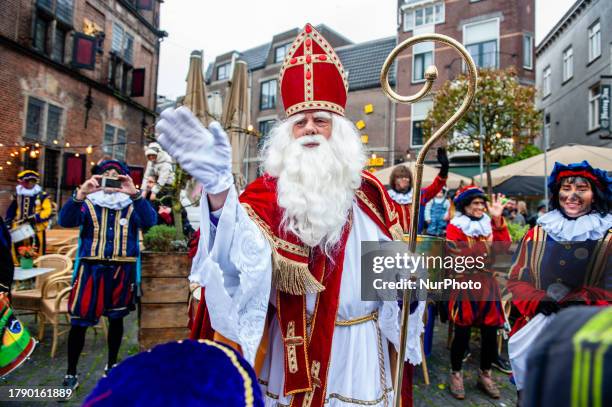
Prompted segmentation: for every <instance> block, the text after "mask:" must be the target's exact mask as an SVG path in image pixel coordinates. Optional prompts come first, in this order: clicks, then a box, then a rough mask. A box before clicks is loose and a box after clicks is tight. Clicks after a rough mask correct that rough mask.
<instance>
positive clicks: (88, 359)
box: [0, 313, 516, 407]
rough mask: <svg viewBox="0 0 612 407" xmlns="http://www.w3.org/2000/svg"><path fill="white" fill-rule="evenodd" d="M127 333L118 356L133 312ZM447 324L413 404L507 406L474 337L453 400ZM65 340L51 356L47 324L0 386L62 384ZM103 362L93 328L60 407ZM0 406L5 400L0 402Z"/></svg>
mask: <svg viewBox="0 0 612 407" xmlns="http://www.w3.org/2000/svg"><path fill="white" fill-rule="evenodd" d="M21 320H22V321H23V323H24V324H25V325H26V326H27V327H28V328H29V330H30V332H31V333H32V334H36V324H35V322H34V319H33V317H31V316H23V317H21ZM125 335H126V338H124V341H123V344H122V346H121V351H120V357H119V358H120V359H125V358H126V357H128V356H130V355H133V354H135V353H137V352H138V344H137V341H136V338H137V317H136V314H135V313H132V314H131V315H130V316H129V317H128V318H127V319H126V321H125ZM446 338H447V326H446V325H443V324H440V323H439V322H438V323H437V324H436V327H435V331H434V345H433V352H432V354H431V356H430V357H429V358H428V359H427V362H428V366H429V377H430V381H431V384H430V385H429V386H426V385H425V384H424V381H423V375H422V370H421V367H420V366H419V367H417V368H416V369H415V371H416V375H415V378H414V383H415V386H414V397H415V402H414V405H415V407H425V406H463V407H467V406H501V407H511V406H514V405H516V391H515V388H514V385H512V384H511V383H510V382H509V381H508V376H507V375H505V374H502V373H499V372H497V371H495V377H496V380H497V383H498V384H499V386H500V390H501V393H502V397H501V398H500V399H499V400H493V399H491V398H489V397H487V396H486V395H485V394H483V393H482V392H481V391H480V390H478V389H477V388H476V378H477V374H478V361H479V357H480V355H479V352H478V347H479V345H478V341H477V340H476V339H475V338H473V339H474V340H472V342H471V344H470V346H471V348H472V356H471V357H470V358H469V360H468V361H467V362H466V363H465V364H464V380H465V390H466V399H465V400H463V401H460V400H455V399H454V398H453V397H452V396H451V395H450V393H449V390H448V376H449V364H450V361H449V351H448V350H447V349H446ZM66 339H67V335H63V336H62V337H60V341H59V345H58V351H57V355H56V356H55V358H54V359H51V358H50V353H51V329H50V327H47V329H46V332H45V341H44V342H42V343H39V344H38V346H37V348H36V350H35V351H34V353H33V354H32V357H31V358H30V360H28V361H27V362H26V363H25V364H24V365H23V366H21V367H20V368H19V369H17V370H16V371H15V372H13V374H11V375H10V376H9V377H8V378H6V380H5V381H3V382H1V383H0V386H10V387H32V386H58V385H60V384H61V382H62V379H63V377H64V373H65V371H66V358H67V354H66ZM105 364H106V341H105V339H104V335H103V333H102V332H101V331H100V332H98V333H94V332H93V330H92V329H89V330H88V332H87V339H86V343H85V348H84V350H83V354H82V355H81V359H80V360H79V378H80V383H81V385H80V387H79V389H78V390H77V393H76V395H75V397H74V398H73V399H72V400H70V401H69V402H66V403H62V404H61V405H64V406H72V405H80V403H81V402H82V401H83V400H84V398H85V397H86V396H87V394H89V392H90V391H91V390H92V389H93V388H94V386H95V384H96V382H97V381H98V380H99V379H100V378H101V377H102V372H103V370H104V365H105ZM0 404H1V405H7V404H5V403H4V402H0ZM9 405H11V406H37V407H38V406H43V405H49V406H52V405H58V404H57V403H56V402H32V401H30V402H12V403H10V404H9Z"/></svg>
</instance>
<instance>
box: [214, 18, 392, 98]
mask: <svg viewBox="0 0 612 407" xmlns="http://www.w3.org/2000/svg"><path fill="white" fill-rule="evenodd" d="M317 29H318V30H320V31H321V32H323V31H326V30H327V31H333V30H331V29H330V28H329V27H327V26H325V25H324V24H321V25H318V26H317ZM294 30H295V31H296V33H297V32H298V30H297V29H294ZM333 32H334V33H336V32H335V31H333ZM287 33H289V32H287ZM283 34H286V33H283ZM336 35H340V34H338V33H336ZM347 41H348V40H347ZM396 44H397V38H396V37H387V38H381V39H377V40H372V41H367V42H362V43H360V44H350V45H345V46H342V47H338V48H336V54H338V57H339V58H340V60H341V61H342V65H343V66H344V69H345V70H346V71H348V80H349V90H350V91H353V90H359V89H368V88H373V87H378V86H380V80H379V77H380V70H381V68H382V65H383V63H384V61H385V59H386V58H387V56H388V55H389V54H390V53H391V51H392V50H393V48H394V47H395V45H396ZM271 46H272V43H271V42H268V43H266V44H262V45H259V46H257V47H254V48H250V49H248V50H246V51H243V52H239V53H238V59H240V60H242V61H245V62H246V63H247V65H248V68H249V71H256V70H258V69H262V68H264V67H265V66H266V59H267V58H268V54H269V52H270V47H271ZM393 68H394V67H392V68H391V70H390V72H389V83H390V84H391V85H394V84H395V72H394V69H393ZM212 73H213V64H212V63H210V64H208V67H207V69H206V76H205V78H206V82H207V83H210V79H211V76H212Z"/></svg>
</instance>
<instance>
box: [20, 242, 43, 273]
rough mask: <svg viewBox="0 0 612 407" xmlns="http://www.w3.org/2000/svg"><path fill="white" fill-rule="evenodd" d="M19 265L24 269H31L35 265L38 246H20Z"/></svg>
mask: <svg viewBox="0 0 612 407" xmlns="http://www.w3.org/2000/svg"><path fill="white" fill-rule="evenodd" d="M17 253H19V265H20V266H21V268H22V269H31V268H33V267H34V259H35V258H36V257H37V256H38V252H37V248H36V246H19V248H18V249H17Z"/></svg>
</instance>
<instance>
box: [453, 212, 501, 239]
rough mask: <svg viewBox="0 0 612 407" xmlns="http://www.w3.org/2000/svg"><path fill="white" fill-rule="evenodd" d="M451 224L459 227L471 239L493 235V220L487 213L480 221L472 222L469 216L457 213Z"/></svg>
mask: <svg viewBox="0 0 612 407" xmlns="http://www.w3.org/2000/svg"><path fill="white" fill-rule="evenodd" d="M451 224H453V225H455V226H457V227H458V228H459V229H461V231H462V232H463V233H465V234H466V235H467V236H470V237H478V236H489V235H490V234H491V233H493V229H492V228H491V218H490V217H489V215H487V214H486V213H485V214H484V215H482V218H480V219H479V220H472V219H470V218H469V217H468V216H467V215H464V214H462V213H459V212H457V214H455V217H454V218H453V219H451Z"/></svg>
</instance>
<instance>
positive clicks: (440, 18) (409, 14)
mask: <svg viewBox="0 0 612 407" xmlns="http://www.w3.org/2000/svg"><path fill="white" fill-rule="evenodd" d="M443 22H444V3H436V4H431V5H428V6H425V7H420V8H411V9H408V10H406V11H404V31H410V30H412V29H414V28H415V27H420V26H422V25H429V24H440V23H443Z"/></svg>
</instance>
